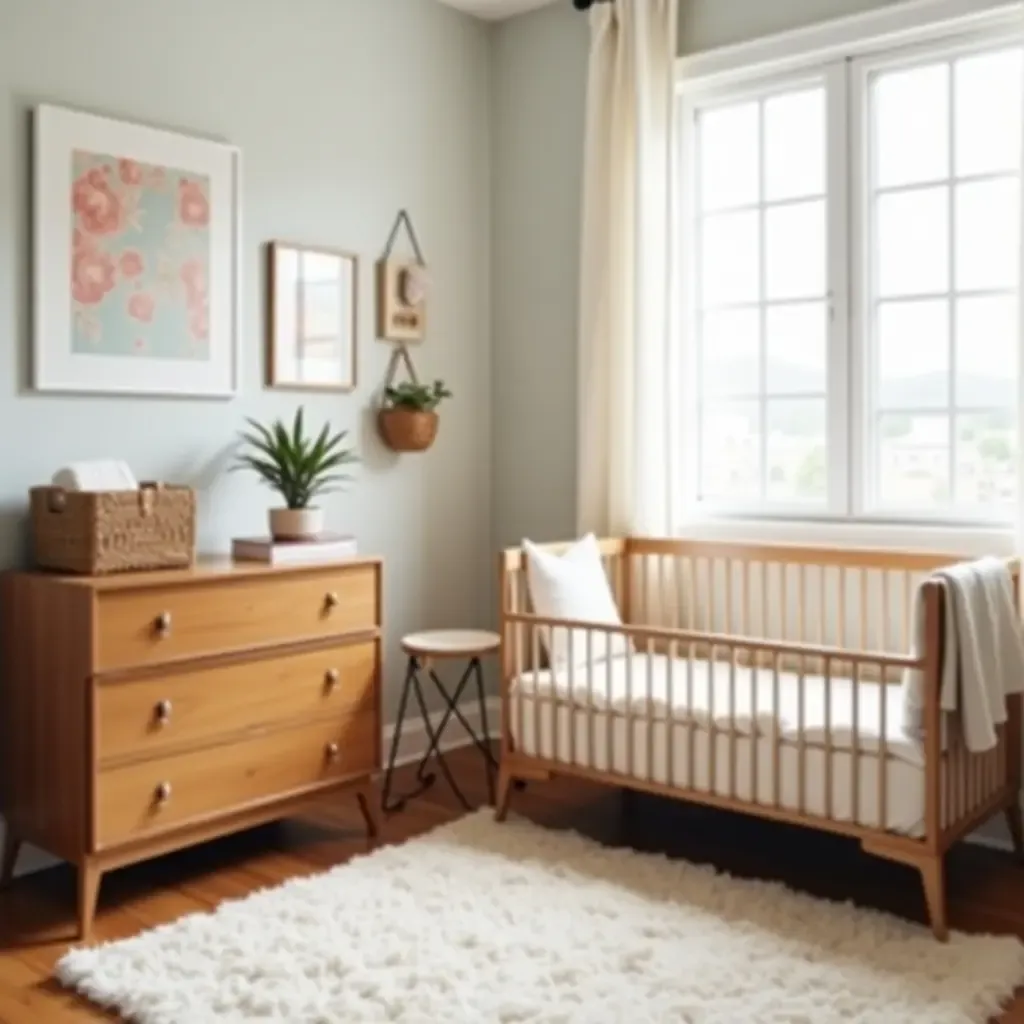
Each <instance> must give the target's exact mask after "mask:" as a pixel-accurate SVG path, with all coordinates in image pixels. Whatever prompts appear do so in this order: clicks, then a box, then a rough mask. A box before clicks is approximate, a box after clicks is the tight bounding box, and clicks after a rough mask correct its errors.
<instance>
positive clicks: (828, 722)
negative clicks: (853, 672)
mask: <svg viewBox="0 0 1024 1024" xmlns="http://www.w3.org/2000/svg"><path fill="white" fill-rule="evenodd" d="M844 578H845V577H844ZM832 664H833V660H832V658H831V657H830V656H829V655H826V656H825V817H826V818H829V819H831V818H832Z"/></svg>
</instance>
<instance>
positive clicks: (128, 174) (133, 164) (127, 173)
mask: <svg viewBox="0 0 1024 1024" xmlns="http://www.w3.org/2000/svg"><path fill="white" fill-rule="evenodd" d="M117 170H118V173H119V174H120V175H121V180H122V181H123V182H124V183H125V184H126V185H141V184H142V168H141V167H140V166H139V164H138V163H137V161H135V160H129V159H127V158H126V157H125V158H122V159H121V160H118V161H117Z"/></svg>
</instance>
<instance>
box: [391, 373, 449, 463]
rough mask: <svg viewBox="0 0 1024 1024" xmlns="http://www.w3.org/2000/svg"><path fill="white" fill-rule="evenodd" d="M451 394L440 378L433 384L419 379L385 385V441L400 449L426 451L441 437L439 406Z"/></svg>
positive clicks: (404, 450) (400, 450)
mask: <svg viewBox="0 0 1024 1024" xmlns="http://www.w3.org/2000/svg"><path fill="white" fill-rule="evenodd" d="M451 396H452V393H451V392H450V391H449V390H448V389H447V388H446V387H445V385H444V382H443V381H440V380H435V381H434V383H433V385H431V386H427V385H426V384H419V383H417V382H415V381H413V382H409V383H406V384H398V385H388V386H387V387H386V388H385V389H384V406H383V407H382V408H381V409H380V411H379V412H378V413H377V424H378V426H379V428H380V434H381V437H382V438H383V439H384V443H385V444H386V445H387V446H388V447H389V448H390V449H391V450H392V451H396V452H422V451H426V449H427V448H429V447H430V446H431V445H432V444H433V443H434V440H435V438H436V437H437V428H438V424H439V422H440V417H439V416H438V414H437V407H438V405H440V403H441V402H442V401H443V400H444V399H445V398H451Z"/></svg>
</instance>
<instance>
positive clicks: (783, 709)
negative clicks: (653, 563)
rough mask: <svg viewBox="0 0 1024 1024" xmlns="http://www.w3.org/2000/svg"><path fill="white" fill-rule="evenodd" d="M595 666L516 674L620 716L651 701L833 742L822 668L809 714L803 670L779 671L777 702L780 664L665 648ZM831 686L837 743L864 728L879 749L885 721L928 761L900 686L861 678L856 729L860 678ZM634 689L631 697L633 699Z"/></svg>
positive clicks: (703, 717) (701, 716)
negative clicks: (909, 724)
mask: <svg viewBox="0 0 1024 1024" xmlns="http://www.w3.org/2000/svg"><path fill="white" fill-rule="evenodd" d="M591 669H592V671H591V674H590V678H589V680H588V674H587V669H586V666H585V665H577V666H574V667H573V668H571V669H570V668H568V667H566V668H561V669H559V670H558V671H557V672H555V673H552V672H551V671H550V670H547V669H544V670H538V671H536V672H534V671H533V670H527V671H525V672H523V673H522V674H521V675H520V676H519V677H518V678H517V679H514V680H513V682H512V687H513V690H515V691H516V692H522V693H523V694H524V695H533V694H538V695H539V696H540V697H541V698H542V700H544V699H546V700H548V701H557V702H559V703H562V704H566V705H568V704H572V705H574V706H575V707H577V708H580V709H586V708H587V707H593V708H594V710H597V711H600V710H604V709H607V708H609V707H611V708H612V709H613V710H614V711H615V712H617V713H618V714H620V715H625V714H627V713H629V714H633V715H636V716H642V717H644V718H646V716H647V709H648V707H650V708H651V711H652V717H654V718H655V719H659V720H664V719H667V718H669V717H671V718H672V719H673V720H675V721H676V722H679V723H686V722H689V721H692V722H693V723H694V724H695V725H697V726H699V727H701V728H705V729H706V728H708V727H709V726H710V724H711V722H712V721H713V722H714V724H715V726H716V727H717V728H719V729H725V730H729V731H732V732H736V733H738V734H740V735H746V736H749V735H751V734H752V733H753V732H754V731H755V723H756V732H757V733H758V734H759V735H762V736H773V735H776V734H777V733H778V734H779V735H781V736H782V738H783V739H785V740H793V741H796V740H797V739H798V737H799V735H800V734H801V733H802V734H803V737H804V739H805V740H806V741H807V742H811V743H825V742H826V733H827V729H826V713H825V712H826V707H825V694H826V686H825V680H824V678H823V677H822V676H820V675H813V674H811V673H807V674H805V676H804V681H803V693H804V698H803V714H802V716H801V708H800V689H801V686H800V676H799V675H798V674H797V673H795V672H779V676H778V701H777V704H778V707H777V708H776V687H775V683H774V681H773V674H772V670H771V669H770V668H767V667H763V666H762V667H760V668H758V669H756V670H755V669H754V668H753V667H750V666H743V665H737V666H736V667H735V668H732V666H730V665H729V663H728V662H724V661H715V662H709V661H707V660H705V659H700V658H695V659H694V660H693V661H692V662H691V661H689V660H688V659H686V658H669V657H668V656H667V655H663V654H651V655H647V654H627V655H622V656H620V657H613V658H610V659H604V660H601V661H595V662H593V664H592V666H591ZM688 677H689V679H688ZM755 681H756V685H755ZM828 689H830V691H831V698H830V699H831V707H830V708H829V709H828V710H829V715H828V718H829V719H830V720H831V745H832V747H833V748H838V749H846V750H849V749H852V747H853V737H854V735H855V734H856V736H857V737H858V747H859V749H860V750H861V751H865V752H871V751H878V750H879V749H880V738H881V736H882V735H883V725H884V735H885V747H886V754H887V756H888V757H892V758H898V759H900V760H902V761H905V762H907V763H908V764H911V765H915V766H922V765H923V763H924V758H923V753H922V750H921V746H920V744H919V743H918V742H916V741H915V740H913V739H911V738H908V737H907V736H905V735H904V734H903V731H902V717H903V710H902V694H901V690H900V687H899V686H897V685H892V684H889V685H881V684H879V683H877V682H871V681H863V682H860V683H859V684H858V686H857V688H856V691H857V692H858V693H859V701H858V706H857V714H856V729H855V728H854V718H855V716H854V707H853V695H854V692H855V688H854V685H853V680H852V679H848V678H842V677H836V676H833V677H832V679H831V685H830V687H829V688H828ZM880 690H881V691H884V695H883V696H880V693H879V691H880ZM630 694H631V695H632V696H631V699H627V696H628V695H630ZM883 701H884V705H883ZM730 702H731V705H732V707H731V713H730ZM883 707H884V716H883ZM670 708H671V714H670V711H669V709H670ZM801 722H802V724H803V728H801ZM730 723H731V725H730Z"/></svg>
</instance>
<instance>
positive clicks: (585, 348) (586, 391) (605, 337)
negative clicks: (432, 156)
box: [577, 0, 679, 536]
mask: <svg viewBox="0 0 1024 1024" xmlns="http://www.w3.org/2000/svg"><path fill="white" fill-rule="evenodd" d="M677 10H678V0H612V2H611V3H601V4H596V5H595V6H594V7H593V8H592V9H591V13H590V31H591V47H590V63H589V75H588V84H587V125H586V148H585V159H584V169H583V175H584V181H583V230H582V240H581V262H580V310H579V331H580V334H579V340H578V343H579V347H578V360H579V371H578V374H579V394H578V403H579V422H578V441H577V443H578V451H579V463H578V464H579V479H578V490H577V518H578V526H579V528H580V532H581V533H582V532H586V531H589V530H593V531H594V532H595V533H597V534H598V535H599V536H600V535H602V534H604V535H610V534H611V535H622V534H628V533H632V534H646V535H667V534H668V533H669V532H670V531H671V529H672V527H673V525H674V523H673V507H672V506H673V501H672V489H673V488H672V479H673V475H674V474H673V473H672V464H673V462H674V461H675V460H674V455H673V449H674V444H675V441H674V438H675V433H676V431H675V430H674V429H673V426H672V419H673V410H674V403H673V397H674V395H677V394H678V393H679V388H678V386H677V384H676V381H675V377H676V375H675V373H674V369H673V368H674V364H675V359H674V356H673V352H672V348H671V345H670V341H671V320H672V316H671V289H670V287H669V283H670V282H669V267H670V259H669V258H670V250H671V245H672V237H673V230H672V220H673V211H672V191H671V189H670V188H669V183H670V176H671V173H672V165H673V162H674V161H673V152H672V136H673V131H672V123H673V116H674V115H673V92H674V87H673V66H674V62H675V57H676V52H677V20H678V13H677Z"/></svg>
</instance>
